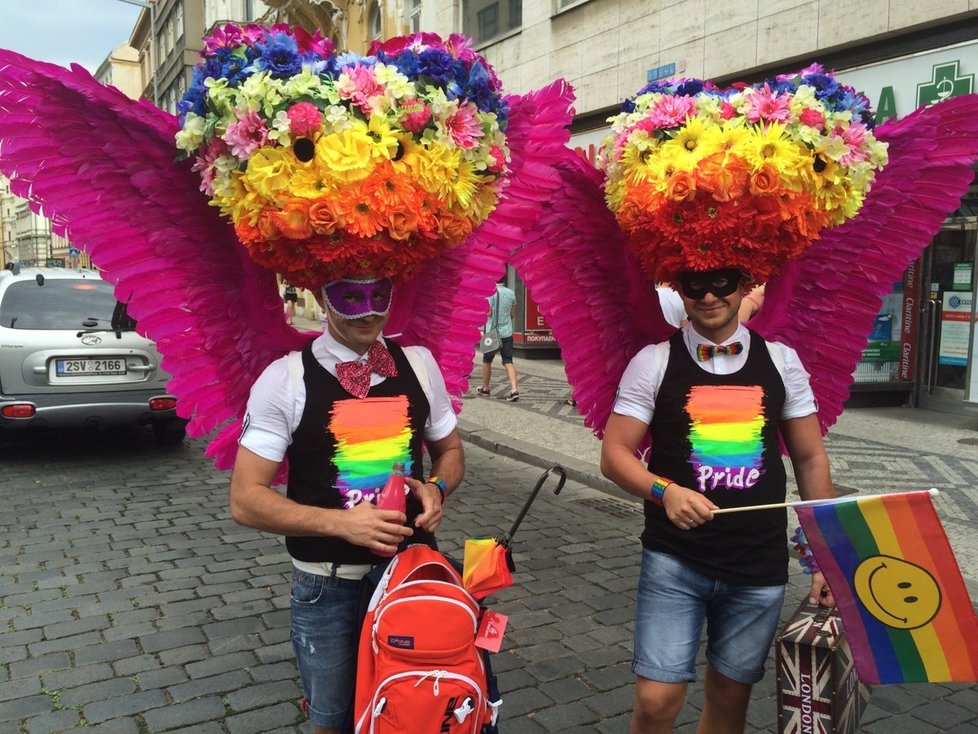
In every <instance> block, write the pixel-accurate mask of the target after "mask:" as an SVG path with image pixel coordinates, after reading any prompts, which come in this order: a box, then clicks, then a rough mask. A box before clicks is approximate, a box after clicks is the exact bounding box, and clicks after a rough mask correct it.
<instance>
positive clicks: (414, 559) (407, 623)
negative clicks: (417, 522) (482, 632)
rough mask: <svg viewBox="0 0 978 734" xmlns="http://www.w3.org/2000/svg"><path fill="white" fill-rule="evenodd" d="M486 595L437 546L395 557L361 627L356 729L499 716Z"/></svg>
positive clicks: (427, 728)
mask: <svg viewBox="0 0 978 734" xmlns="http://www.w3.org/2000/svg"><path fill="white" fill-rule="evenodd" d="M479 614H480V607H479V603H478V602H477V601H476V600H475V599H473V598H472V596H471V595H470V594H469V593H468V592H467V591H466V590H465V589H464V588H463V587H462V577H461V576H460V575H459V573H458V571H456V570H455V568H454V567H453V566H452V565H451V564H450V563H449V562H448V561H447V560H446V559H445V557H444V556H443V555H442V554H441V553H439V552H438V551H436V550H433V549H432V548H429V547H428V546H426V545H412V546H410V547H408V548H407V549H406V550H404V551H403V552H401V553H399V554H398V555H397V556H395V557H394V559H393V560H392V561H391V563H390V565H389V566H388V567H387V570H386V571H385V572H384V575H383V576H382V577H381V580H380V583H379V584H378V586H377V589H376V591H375V592H374V595H373V597H372V598H371V600H370V605H369V606H368V608H367V615H366V617H365V618H364V621H363V628H362V630H361V633H360V648H359V653H358V657H357V682H356V694H355V698H354V715H355V717H356V718H355V721H356V729H355V731H356V734H408V733H410V732H425V733H427V732H432V734H435V733H438V734H444V733H446V732H447V733H450V734H461V733H462V732H466V733H467V734H479V732H482V731H483V727H484V726H485V727H486V730H487V731H488V730H490V729H489V728H490V727H493V726H494V725H495V722H496V713H497V710H498V707H499V704H500V703H501V702H500V701H489V696H488V693H487V676H486V667H485V663H484V660H483V652H482V650H480V649H479V648H477V647H476V646H475V638H476V630H477V628H478V625H479Z"/></svg>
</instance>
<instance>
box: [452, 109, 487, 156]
mask: <svg viewBox="0 0 978 734" xmlns="http://www.w3.org/2000/svg"><path fill="white" fill-rule="evenodd" d="M445 129H446V130H447V131H448V134H449V135H451V136H452V140H454V141H455V144H456V145H457V146H458V147H459V148H464V149H465V150H471V149H472V148H474V147H475V146H476V145H478V144H479V138H481V137H482V123H481V122H479V118H478V116H477V115H476V107H475V105H473V104H472V103H471V102H469V103H468V104H466V105H464V106H462V107H459V108H458V110H456V111H455V112H454V113H452V115H450V116H449V117H448V118H447V119H446V120H445Z"/></svg>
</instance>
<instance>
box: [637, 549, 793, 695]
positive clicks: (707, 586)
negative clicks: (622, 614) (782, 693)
mask: <svg viewBox="0 0 978 734" xmlns="http://www.w3.org/2000/svg"><path fill="white" fill-rule="evenodd" d="M783 602H784V586H734V585H732V584H726V583H723V582H722V581H716V580H714V579H711V578H709V577H708V576H704V575H703V574H701V573H697V572H696V571H694V570H693V569H691V568H689V567H688V566H686V565H685V564H683V563H682V561H680V560H679V559H678V558H676V557H675V556H671V555H669V554H667V553H656V552H653V551H649V550H646V549H643V550H642V571H641V573H640V575H639V581H638V602H637V606H636V610H635V648H634V649H635V653H634V658H633V659H632V672H633V673H635V674H636V675H638V676H641V677H642V678H647V679H648V680H654V681H659V682H661V683H688V682H692V681H695V680H696V654H697V652H698V651H699V647H700V638H701V637H702V634H703V623H704V622H706V634H707V643H706V659H707V661H709V663H710V665H712V666H713V668H714V669H716V670H717V672H719V673H721V674H722V675H725V676H726V677H727V678H730V679H731V680H735V681H737V682H739V683H744V684H748V685H752V684H754V683H757V682H758V681H759V680H761V678H762V677H764V663H765V662H766V660H767V655H768V651H769V650H770V649H771V643H772V642H773V641H774V635H775V633H776V632H777V629H778V620H779V619H780V616H781V606H782V604H783Z"/></svg>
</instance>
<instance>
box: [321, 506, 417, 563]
mask: <svg viewBox="0 0 978 734" xmlns="http://www.w3.org/2000/svg"><path fill="white" fill-rule="evenodd" d="M406 522H407V516H406V515H405V514H404V513H403V512H397V511H396V510H378V509H377V508H376V507H374V506H373V505H372V504H370V503H369V502H361V503H360V504H359V505H357V506H356V507H354V508H353V509H351V510H344V511H343V520H342V523H341V527H340V532H339V537H341V538H343V540H347V541H349V542H350V543H353V544H354V545H360V546H363V547H364V548H369V549H370V550H371V551H373V552H374V553H376V554H377V555H379V556H392V555H394V554H395V553H396V552H397V547H398V546H399V545H400V544H401V541H402V540H404V538H408V537H410V536H412V535H414V531H413V530H412V529H411V528H409V527H407V526H406V525H405V524H404V523H406Z"/></svg>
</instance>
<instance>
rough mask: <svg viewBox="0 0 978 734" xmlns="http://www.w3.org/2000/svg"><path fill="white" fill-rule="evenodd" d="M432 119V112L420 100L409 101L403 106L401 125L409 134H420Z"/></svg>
mask: <svg viewBox="0 0 978 734" xmlns="http://www.w3.org/2000/svg"><path fill="white" fill-rule="evenodd" d="M430 119H431V110H430V109H429V107H428V105H426V104H425V103H424V102H422V101H421V100H420V99H409V100H407V101H406V102H404V104H402V105H401V125H403V126H404V129H405V130H407V131H408V132H409V133H415V134H417V133H420V132H421V131H422V130H424V126H425V125H427V124H428V120H430Z"/></svg>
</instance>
